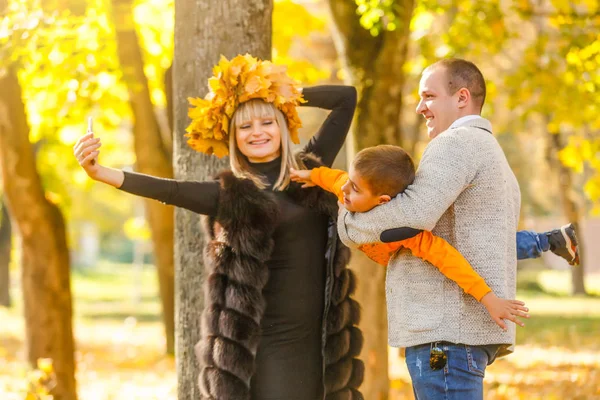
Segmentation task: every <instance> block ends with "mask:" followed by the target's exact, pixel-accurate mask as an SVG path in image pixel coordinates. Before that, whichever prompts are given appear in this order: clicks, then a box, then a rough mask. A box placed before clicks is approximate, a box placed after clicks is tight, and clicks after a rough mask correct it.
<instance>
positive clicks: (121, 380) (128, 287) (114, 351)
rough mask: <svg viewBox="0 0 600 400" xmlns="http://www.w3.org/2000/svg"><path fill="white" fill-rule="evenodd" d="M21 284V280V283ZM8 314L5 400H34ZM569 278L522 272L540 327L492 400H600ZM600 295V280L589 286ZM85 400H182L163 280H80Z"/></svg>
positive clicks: (103, 268)
mask: <svg viewBox="0 0 600 400" xmlns="http://www.w3.org/2000/svg"><path fill="white" fill-rule="evenodd" d="M15 275H16V274H15ZM14 278H15V279H13V286H14V287H13V289H14V290H13V292H12V295H13V299H14V300H15V303H16V304H15V306H14V307H13V308H12V309H10V310H5V309H0V321H2V324H1V325H0V399H6V400H12V399H15V400H16V399H19V400H22V399H23V398H24V395H23V390H24V385H25V382H26V381H27V374H28V371H29V368H28V367H27V365H26V364H25V363H24V362H23V359H24V353H23V348H24V343H23V336H24V334H23V329H24V327H23V319H22V305H21V302H20V297H21V296H20V293H19V292H18V286H19V283H18V280H17V279H18V277H17V276H15V277H14ZM569 283H570V275H569V271H520V272H519V286H520V288H521V289H520V290H519V292H518V296H517V297H518V298H519V299H521V300H524V301H525V302H526V303H527V305H528V307H529V308H530V309H531V315H532V318H531V319H530V320H528V321H526V327H525V328H519V329H518V331H517V343H518V345H517V348H516V351H515V353H514V354H512V355H510V356H508V357H504V358H502V359H500V360H498V361H497V362H495V363H494V364H493V365H492V366H491V367H490V368H489V369H488V371H487V373H486V381H485V382H486V397H485V398H486V400H507V399H511V400H512V399H527V400H529V399H534V400H535V399H544V400H545V399H551V400H552V399H581V400H587V399H600V391H599V388H600V372H599V371H600V341H599V340H598V339H597V335H598V332H600V297H570V296H568V295H567V293H568V290H569V286H568V285H569ZM586 284H587V286H588V289H589V290H590V291H591V292H593V293H600V277H590V279H588V280H587V282H586ZM72 291H73V298H74V331H75V337H76V341H77V353H76V359H77V363H78V364H77V365H78V367H77V381H78V390H79V395H80V400H136V399H144V400H146V399H148V400H152V399H156V400H171V399H175V398H176V372H175V362H174V360H173V358H171V357H168V356H165V355H164V345H165V344H164V334H163V327H162V324H161V322H160V303H159V298H158V288H157V281H156V273H155V270H154V268H153V267H152V266H149V265H146V266H144V267H143V268H142V269H141V270H136V269H135V268H133V267H132V266H131V265H128V264H115V263H108V262H101V263H100V264H99V265H98V266H97V267H95V268H93V269H91V268H90V269H76V270H75V271H74V272H73V274H72ZM390 367H391V368H390V375H391V378H392V389H391V393H390V400H401V399H412V398H413V397H412V389H411V386H410V378H409V376H408V372H407V371H406V367H405V365H404V359H402V358H400V357H399V356H398V351H397V350H396V349H392V350H391V351H390Z"/></svg>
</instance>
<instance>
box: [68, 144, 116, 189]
mask: <svg viewBox="0 0 600 400" xmlns="http://www.w3.org/2000/svg"><path fill="white" fill-rule="evenodd" d="M100 146H102V143H100V138H98V139H95V138H94V134H93V133H92V132H88V133H87V134H85V135H83V136H82V137H80V138H79V139H78V140H77V142H76V143H75V146H73V154H74V155H75V158H76V159H77V162H79V165H81V168H83V170H84V171H85V172H86V173H87V174H88V176H89V177H90V178H92V179H94V180H96V181H99V182H104V183H106V184H109V185H111V186H114V187H116V188H119V187H121V185H123V181H124V180H125V174H124V173H123V171H121V170H120V169H114V168H108V167H104V166H102V165H100V164H99V163H98V155H99V154H100V150H99V149H100Z"/></svg>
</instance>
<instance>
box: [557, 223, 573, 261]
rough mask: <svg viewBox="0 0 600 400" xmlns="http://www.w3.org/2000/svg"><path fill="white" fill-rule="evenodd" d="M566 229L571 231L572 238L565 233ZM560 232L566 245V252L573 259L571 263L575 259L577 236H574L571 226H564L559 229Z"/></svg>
mask: <svg viewBox="0 0 600 400" xmlns="http://www.w3.org/2000/svg"><path fill="white" fill-rule="evenodd" d="M567 228H571V229H573V230H572V232H573V236H572V237H571V235H569V233H567ZM560 232H561V233H562V236H563V238H564V239H565V242H566V245H567V251H568V252H569V254H570V255H571V257H572V258H573V261H575V259H576V257H577V236H575V229H574V228H573V225H566V226H563V227H561V228H560Z"/></svg>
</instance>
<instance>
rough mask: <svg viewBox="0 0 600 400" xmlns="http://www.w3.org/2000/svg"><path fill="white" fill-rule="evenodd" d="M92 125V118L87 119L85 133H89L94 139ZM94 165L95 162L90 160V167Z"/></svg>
mask: <svg viewBox="0 0 600 400" xmlns="http://www.w3.org/2000/svg"><path fill="white" fill-rule="evenodd" d="M93 125H94V118H93V117H89V118H88V127H87V133H91V134H92V137H94V129H93ZM95 164H96V160H92V165H95Z"/></svg>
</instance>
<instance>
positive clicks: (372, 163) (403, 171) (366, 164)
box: [352, 144, 415, 197]
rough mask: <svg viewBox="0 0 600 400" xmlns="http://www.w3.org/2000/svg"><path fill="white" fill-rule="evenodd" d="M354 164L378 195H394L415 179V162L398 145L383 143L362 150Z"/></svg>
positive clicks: (373, 191)
mask: <svg viewBox="0 0 600 400" xmlns="http://www.w3.org/2000/svg"><path fill="white" fill-rule="evenodd" d="M352 165H353V166H354V170H355V171H356V172H358V173H359V174H360V176H361V177H362V178H363V179H364V180H365V181H366V183H367V185H368V186H369V189H370V190H371V192H372V193H373V194H374V195H377V196H379V195H384V194H387V195H389V196H391V197H394V196H396V195H397V194H398V193H401V192H403V191H404V189H406V187H407V186H408V185H410V184H411V183H413V181H414V180H415V164H414V163H413V160H412V158H411V157H410V155H408V153H407V152H406V151H404V149H402V148H401V147H398V146H392V145H389V144H382V145H379V146H374V147H369V148H366V149H364V150H361V151H360V152H358V154H356V156H355V157H354V161H353V163H352Z"/></svg>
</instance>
